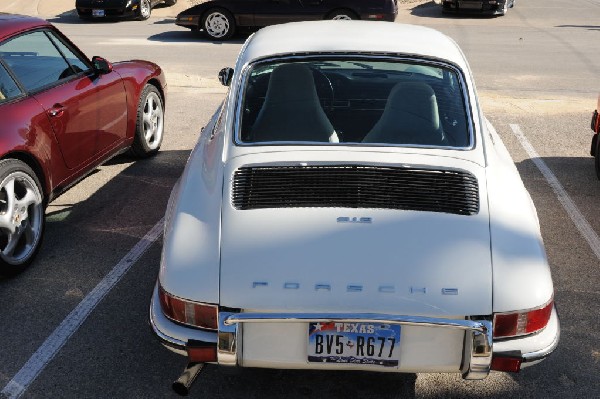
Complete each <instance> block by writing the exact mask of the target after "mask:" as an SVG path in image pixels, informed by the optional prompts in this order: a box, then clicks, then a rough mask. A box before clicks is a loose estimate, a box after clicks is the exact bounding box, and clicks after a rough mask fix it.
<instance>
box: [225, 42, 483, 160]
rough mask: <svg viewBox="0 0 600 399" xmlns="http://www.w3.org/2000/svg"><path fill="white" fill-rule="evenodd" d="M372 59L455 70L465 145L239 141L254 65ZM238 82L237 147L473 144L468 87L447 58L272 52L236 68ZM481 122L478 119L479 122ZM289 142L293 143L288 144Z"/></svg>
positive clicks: (462, 76) (458, 70) (235, 119)
mask: <svg viewBox="0 0 600 399" xmlns="http://www.w3.org/2000/svg"><path fill="white" fill-rule="evenodd" d="M248 42H249V41H247V42H246V43H248ZM353 57H354V58H356V59H361V58H362V59H370V60H373V59H376V60H378V61H393V62H412V63H420V64H426V65H432V66H437V67H442V68H447V69H451V70H452V71H454V72H455V73H456V75H457V76H458V78H459V81H460V82H459V83H460V88H461V92H462V96H463V102H464V105H465V113H466V118H467V125H468V130H469V146H467V147H453V146H444V147H442V146H427V145H414V144H378V143H375V144H367V143H356V144H353V143H339V144H331V143H316V142H281V141H277V142H254V143H245V142H243V141H242V140H240V134H241V132H240V125H241V114H242V105H243V104H242V103H243V98H244V95H245V92H246V86H247V82H248V78H249V73H248V72H249V71H250V70H252V68H253V67H254V66H255V65H260V64H263V63H269V62H274V61H281V60H311V59H323V58H331V59H350V58H353ZM240 75H241V76H240V78H239V83H238V85H237V87H236V92H235V96H236V98H235V105H236V109H235V113H234V116H233V118H234V119H233V134H232V137H233V142H234V144H235V145H236V146H239V147H249V146H267V145H287V146H289V145H300V146H302V145H310V146H323V145H326V146H331V147H343V146H352V145H354V146H360V147H395V148H403V147H408V148H424V149H427V148H434V149H441V150H457V151H470V150H473V149H474V148H475V146H476V140H475V138H476V137H475V121H474V119H473V110H472V108H473V104H471V98H470V96H469V90H468V88H467V80H466V79H465V75H464V72H463V71H462V69H460V67H458V66H457V65H455V64H453V63H451V62H450V61H446V60H442V59H432V58H429V57H426V56H419V55H414V56H413V57H410V56H408V55H392V54H372V53H361V52H335V51H330V52H326V53H325V52H324V53H315V52H311V53H304V54H279V55H273V56H269V57H265V58H260V59H257V60H254V61H252V62H250V63H247V64H245V65H244V66H243V68H242V70H241V71H240ZM479 122H480V124H481V121H479ZM291 143H293V144H291Z"/></svg>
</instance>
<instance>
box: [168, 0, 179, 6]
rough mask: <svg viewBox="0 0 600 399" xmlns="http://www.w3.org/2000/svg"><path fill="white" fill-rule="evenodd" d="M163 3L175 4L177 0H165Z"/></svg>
mask: <svg viewBox="0 0 600 399" xmlns="http://www.w3.org/2000/svg"><path fill="white" fill-rule="evenodd" d="M165 4H166V5H167V6H169V7H171V6H174V5H175V4H177V0H165Z"/></svg>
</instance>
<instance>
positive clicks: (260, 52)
mask: <svg viewBox="0 0 600 399" xmlns="http://www.w3.org/2000/svg"><path fill="white" fill-rule="evenodd" d="M314 52H325V53H330V52H359V53H393V54H406V55H419V56H424V57H432V58H438V59H443V60H447V61H450V62H452V63H454V64H456V65H458V66H459V67H461V68H462V69H465V70H466V69H468V67H467V65H466V61H465V58H464V56H463V54H462V51H461V50H460V49H459V47H458V46H457V45H456V43H455V42H454V41H453V40H452V39H451V38H449V37H448V36H446V35H444V34H443V33H441V32H439V31H437V30H435V29H431V28H426V27H424V26H417V25H408V24H399V23H394V22H382V21H311V22H293V23H287V24H281V25H274V26H269V27H266V28H263V29H261V30H259V31H258V32H257V33H255V34H254V35H253V36H252V37H251V38H250V39H249V40H248V42H247V45H246V47H245V49H244V50H243V53H242V54H241V55H240V60H239V61H241V65H244V64H246V63H248V62H252V61H254V60H256V59H259V58H264V57H269V56H274V55H279V54H290V53H314Z"/></svg>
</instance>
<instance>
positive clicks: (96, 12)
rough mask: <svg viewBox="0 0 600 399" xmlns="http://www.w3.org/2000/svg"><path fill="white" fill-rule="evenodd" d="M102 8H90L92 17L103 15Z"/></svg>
mask: <svg viewBox="0 0 600 399" xmlns="http://www.w3.org/2000/svg"><path fill="white" fill-rule="evenodd" d="M103 16H104V10H92V17H103Z"/></svg>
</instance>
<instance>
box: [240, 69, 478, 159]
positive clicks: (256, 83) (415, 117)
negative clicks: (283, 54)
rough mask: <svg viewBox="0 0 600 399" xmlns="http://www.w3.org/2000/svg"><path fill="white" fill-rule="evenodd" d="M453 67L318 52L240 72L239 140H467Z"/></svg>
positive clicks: (449, 143) (450, 143) (438, 143)
mask: <svg viewBox="0 0 600 399" xmlns="http://www.w3.org/2000/svg"><path fill="white" fill-rule="evenodd" d="M460 81H461V80H460V78H459V76H458V74H457V72H456V71H455V70H454V69H452V68H449V67H444V66H441V65H439V64H430V63H424V62H421V63H420V62H418V61H415V62H406V61H402V62H401V61H398V62H395V61H391V60H384V59H369V58H362V57H361V58H355V59H353V58H331V59H327V58H319V59H308V60H306V61H303V62H291V61H283V62H282V61H271V62H264V63H258V64H255V65H254V66H253V67H251V68H250V70H249V71H248V72H247V73H246V78H245V87H244V88H243V92H242V93H243V94H242V96H243V99H242V108H241V115H240V119H241V120H240V122H241V123H240V127H239V131H238V140H239V141H241V142H243V143H278V142H281V143H291V144H294V142H301V143H303V144H310V143H314V144H338V143H341V144H344V143H348V144H350V143H352V144H358V145H400V146H428V147H431V146H433V147H460V148H465V147H469V146H471V137H470V130H469V125H468V118H467V109H466V105H465V99H464V95H463V91H462V89H461V86H460V84H459V82H460Z"/></svg>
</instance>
